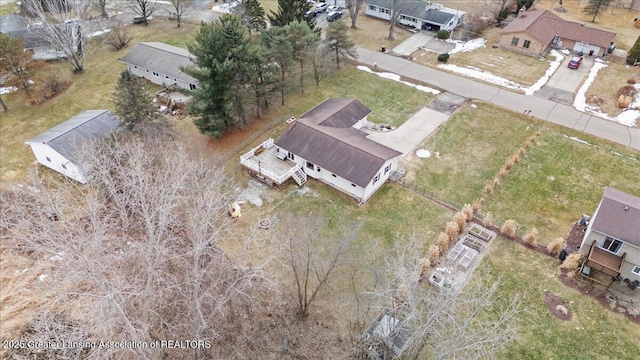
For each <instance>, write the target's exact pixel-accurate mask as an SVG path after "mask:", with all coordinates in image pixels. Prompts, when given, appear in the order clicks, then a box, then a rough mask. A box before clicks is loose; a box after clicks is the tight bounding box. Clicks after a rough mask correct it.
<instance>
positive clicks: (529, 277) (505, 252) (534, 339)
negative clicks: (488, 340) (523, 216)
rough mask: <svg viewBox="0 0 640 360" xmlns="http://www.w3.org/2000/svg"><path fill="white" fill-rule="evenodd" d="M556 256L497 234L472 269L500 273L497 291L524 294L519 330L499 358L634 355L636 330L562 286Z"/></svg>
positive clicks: (639, 340)
mask: <svg viewBox="0 0 640 360" xmlns="http://www.w3.org/2000/svg"><path fill="white" fill-rule="evenodd" d="M557 265H558V261H557V260H555V259H552V258H550V257H547V256H542V255H540V254H538V253H535V252H532V251H530V250H528V249H526V248H524V247H522V246H520V245H517V244H515V243H513V242H511V241H507V240H503V239H501V238H498V239H496V240H494V242H493V244H492V245H491V251H490V253H489V254H488V255H487V256H486V257H485V258H484V260H483V261H482V263H481V265H480V266H479V268H478V270H477V272H476V273H481V274H488V275H489V276H491V277H493V278H498V276H501V280H502V282H501V285H500V287H499V290H498V292H497V293H496V295H497V296H498V297H499V298H500V299H508V298H511V297H512V296H514V295H516V294H517V295H520V296H522V298H523V300H524V301H523V305H524V310H525V311H524V313H523V314H522V316H521V317H520V319H519V320H518V326H519V335H518V338H517V339H516V341H514V342H513V343H512V344H511V345H509V346H508V347H507V349H506V350H505V351H504V353H503V354H501V356H499V358H504V359H532V360H537V359H612V360H613V359H617V360H618V359H619V360H621V359H637V356H638V354H639V353H640V337H638V333H639V332H640V330H639V328H638V326H637V325H635V324H633V323H631V322H630V321H628V320H627V319H626V318H625V317H624V316H623V315H620V314H617V313H614V312H613V311H610V310H608V309H605V308H603V307H602V306H601V305H600V304H599V303H598V302H597V301H596V300H594V299H593V298H591V297H589V296H585V295H583V294H581V293H580V292H578V291H576V290H573V289H571V288H568V287H566V286H565V285H564V284H562V283H561V282H560V280H559V279H558V277H557V273H558V271H557ZM545 291H549V292H552V293H554V294H557V295H559V296H560V297H561V298H563V299H564V300H565V301H566V302H567V303H568V304H569V306H570V307H571V311H572V313H573V317H572V319H571V320H570V321H563V320H560V319H558V318H556V317H555V316H553V315H552V314H551V313H550V312H549V310H548V309H547V307H546V305H545V304H544V301H543V298H542V295H543V293H544V292H545Z"/></svg>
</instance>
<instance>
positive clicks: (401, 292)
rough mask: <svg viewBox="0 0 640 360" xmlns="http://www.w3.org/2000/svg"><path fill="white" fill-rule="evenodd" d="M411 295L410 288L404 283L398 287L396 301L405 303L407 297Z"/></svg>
mask: <svg viewBox="0 0 640 360" xmlns="http://www.w3.org/2000/svg"><path fill="white" fill-rule="evenodd" d="M408 295H409V288H408V287H407V285H405V284H404V283H402V284H400V286H398V290H397V291H396V300H397V301H398V302H399V303H403V302H405V301H407V296H408Z"/></svg>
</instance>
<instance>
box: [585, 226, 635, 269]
mask: <svg viewBox="0 0 640 360" xmlns="http://www.w3.org/2000/svg"><path fill="white" fill-rule="evenodd" d="M592 223H593V222H591V223H590V224H589V227H588V228H587V231H586V232H585V234H586V235H585V237H584V239H583V240H582V245H580V252H582V253H583V254H585V255H588V254H589V249H590V248H591V243H592V242H593V241H594V240H595V242H596V246H598V247H600V246H601V245H602V242H603V241H604V239H605V237H606V235H605V234H602V233H599V232H597V231H591V224H592ZM624 253H627V255H626V256H625V258H624V264H623V265H622V272H621V273H620V276H622V277H623V278H629V279H631V280H632V281H633V280H636V279H637V278H638V275H636V274H633V273H632V272H631V270H633V268H634V267H635V266H640V249H639V248H637V247H635V246H633V245H631V244H627V243H626V242H623V243H622V247H621V248H620V250H618V253H617V254H616V255H618V256H622V254H624Z"/></svg>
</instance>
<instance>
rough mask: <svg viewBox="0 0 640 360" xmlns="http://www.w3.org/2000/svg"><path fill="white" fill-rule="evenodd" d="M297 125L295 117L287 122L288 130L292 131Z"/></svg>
mask: <svg viewBox="0 0 640 360" xmlns="http://www.w3.org/2000/svg"><path fill="white" fill-rule="evenodd" d="M295 124H296V117H295V116H292V117H290V118H289V120H287V130H289V129H291V128H292V127H293V125H295Z"/></svg>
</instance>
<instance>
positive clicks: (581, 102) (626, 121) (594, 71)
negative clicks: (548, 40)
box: [573, 59, 640, 126]
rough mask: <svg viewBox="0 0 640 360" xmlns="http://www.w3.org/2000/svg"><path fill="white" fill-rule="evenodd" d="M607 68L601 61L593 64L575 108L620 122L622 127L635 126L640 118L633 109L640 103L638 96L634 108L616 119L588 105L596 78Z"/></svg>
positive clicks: (638, 112) (574, 104) (574, 105)
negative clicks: (589, 91)
mask: <svg viewBox="0 0 640 360" xmlns="http://www.w3.org/2000/svg"><path fill="white" fill-rule="evenodd" d="M605 67H607V64H605V63H604V62H603V61H602V60H600V59H596V61H595V62H594V63H593V67H591V70H589V76H587V80H585V82H584V84H582V86H581V87H580V89H579V90H578V93H577V94H576V98H575V100H574V101H573V107H574V108H576V110H578V111H584V112H587V113H589V114H592V115H595V116H597V117H600V118H603V119H607V120H611V121H615V122H618V123H620V124H622V125H626V126H635V125H636V121H637V120H638V117H640V111H638V110H635V109H631V108H633V105H634V104H636V102H638V101H640V100H639V99H638V96H636V99H635V100H634V102H633V104H632V106H630V109H628V110H625V111H623V112H622V113H621V114H620V115H618V116H616V117H612V116H609V115H608V114H605V113H603V112H602V111H600V108H599V107H598V106H593V105H589V104H587V98H586V93H587V90H588V89H589V86H591V84H592V83H593V81H594V80H595V79H596V76H597V75H598V72H599V71H600V69H603V68H605Z"/></svg>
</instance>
